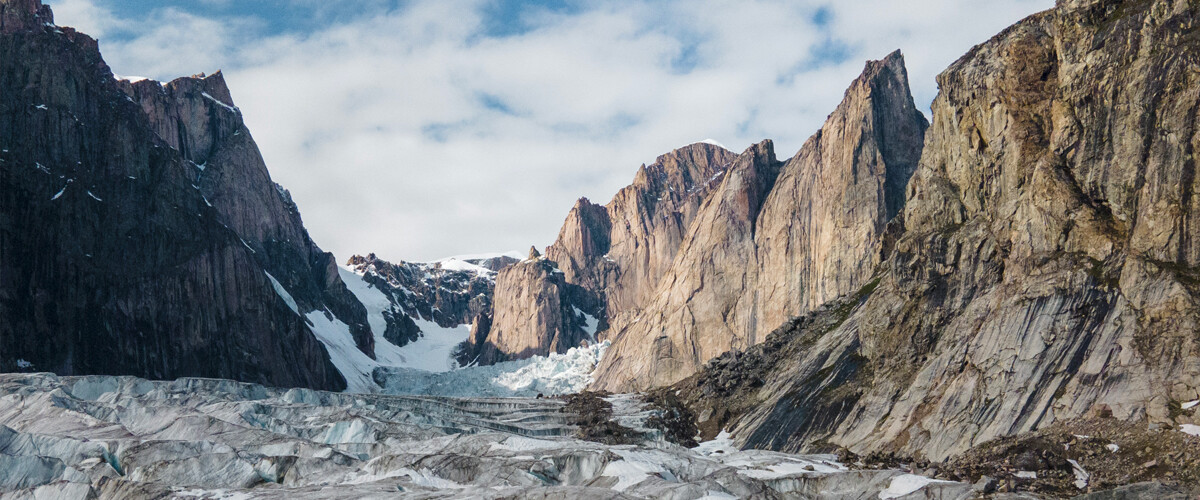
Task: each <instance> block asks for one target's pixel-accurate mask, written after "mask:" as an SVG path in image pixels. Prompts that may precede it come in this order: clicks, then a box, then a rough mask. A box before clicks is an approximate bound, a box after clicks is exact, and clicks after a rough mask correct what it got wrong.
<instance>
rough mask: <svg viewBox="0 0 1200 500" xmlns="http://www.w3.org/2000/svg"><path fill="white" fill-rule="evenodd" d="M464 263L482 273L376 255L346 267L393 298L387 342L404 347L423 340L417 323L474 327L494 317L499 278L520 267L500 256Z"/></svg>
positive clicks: (353, 259) (352, 260)
mask: <svg viewBox="0 0 1200 500" xmlns="http://www.w3.org/2000/svg"><path fill="white" fill-rule="evenodd" d="M464 262H466V263H467V264H473V265H476V266H479V267H480V268H482V271H479V272H476V271H474V270H457V269H445V268H442V267H441V265H440V264H438V263H420V262H403V261H401V262H400V263H399V264H393V263H391V262H388V261H386V260H383V259H380V258H378V257H376V256H375V254H367V256H366V257H363V256H361V255H355V256H353V257H351V258H350V260H348V261H347V262H346V264H347V265H348V266H349V267H350V268H351V269H353V270H354V272H356V273H358V274H360V275H362V277H363V281H366V282H367V283H370V284H371V286H373V287H375V288H376V289H378V290H379V291H381V292H382V293H383V294H384V295H385V296H386V297H387V298H388V301H389V302H390V303H391V307H390V309H388V310H385V311H384V313H383V314H384V319H385V320H386V321H387V330H386V332H385V333H384V338H386V339H387V340H388V341H389V342H391V343H393V344H395V345H397V346H404V345H406V344H408V343H409V342H412V341H415V340H417V339H418V338H419V337H420V336H421V334H422V332H421V329H420V327H419V326H418V325H417V324H416V323H415V321H414V320H425V321H433V322H435V323H437V324H438V325H439V326H442V327H452V326H456V325H465V324H470V323H471V322H472V321H474V320H475V318H477V317H478V316H479V315H481V314H483V313H485V312H488V311H490V310H491V308H492V294H493V289H494V288H495V286H496V274H495V273H496V272H497V271H500V270H503V269H504V268H506V267H508V266H511V265H512V264H514V263H516V262H518V261H517V259H515V258H513V257H509V256H498V257H490V258H481V259H471V260H467V261H464Z"/></svg>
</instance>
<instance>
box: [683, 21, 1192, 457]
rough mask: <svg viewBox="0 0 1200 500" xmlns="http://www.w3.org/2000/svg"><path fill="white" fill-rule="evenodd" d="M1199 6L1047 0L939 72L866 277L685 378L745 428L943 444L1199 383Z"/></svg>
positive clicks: (1140, 401)
mask: <svg viewBox="0 0 1200 500" xmlns="http://www.w3.org/2000/svg"><path fill="white" fill-rule="evenodd" d="M1198 18H1200V11H1198V10H1197V9H1196V8H1195V2H1188V1H1174V0H1154V1H1126V2H1117V1H1082V0H1080V1H1060V2H1058V5H1057V6H1056V7H1055V8H1054V9H1052V10H1050V11H1047V12H1044V13H1041V14H1038V15H1035V16H1031V17H1029V18H1027V19H1025V20H1023V21H1021V22H1020V23H1018V24H1016V25H1014V26H1013V27H1011V28H1009V29H1007V30H1005V31H1004V32H1002V33H1001V34H999V35H997V36H996V37H995V38H993V39H991V40H990V41H988V42H986V43H983V44H981V45H979V46H977V47H975V48H974V49H973V50H971V51H970V52H969V53H968V54H967V55H966V56H964V57H963V58H962V59H960V60H958V61H957V62H955V63H954V64H953V65H952V66H951V67H950V68H949V69H947V70H946V71H945V72H943V73H942V74H941V75H940V76H939V78H938V83H939V86H940V89H941V91H940V93H939V95H938V97H937V98H936V99H935V101H934V103H933V124H932V125H931V127H930V129H929V131H928V135H929V137H928V141H927V143H926V147H925V149H924V152H923V154H922V158H921V161H920V163H919V166H918V168H917V171H916V172H915V174H914V175H913V178H912V181H911V182H910V184H909V188H908V193H907V203H906V205H905V208H904V219H903V220H904V225H905V232H904V234H903V236H902V237H900V238H899V239H898V241H897V242H896V243H895V247H894V248H895V250H894V252H893V253H892V254H891V256H890V257H889V258H888V260H887V261H886V262H885V266H884V269H883V270H882V272H881V273H879V275H878V280H879V281H878V282H877V283H874V282H873V283H870V284H868V286H864V287H863V288H862V289H861V290H860V291H859V292H858V293H857V294H856V295H855V296H854V297H852V298H851V299H850V300H847V301H844V302H840V303H838V304H836V305H831V306H829V307H826V308H822V309H821V310H819V311H817V312H815V313H814V314H813V315H810V316H806V317H803V318H800V319H797V320H796V321H794V322H791V323H789V324H788V325H787V326H785V328H782V329H781V330H780V331H779V332H777V333H776V334H773V335H772V336H771V338H770V339H768V340H767V342H766V343H764V344H763V345H761V346H759V347H756V348H754V349H751V350H750V351H748V352H746V353H743V354H741V355H739V356H732V355H731V356H728V357H726V358H722V359H720V360H717V361H715V362H713V363H712V364H710V365H709V366H708V367H707V368H706V369H705V370H704V371H703V372H702V373H700V374H699V375H697V377H696V378H695V379H694V380H689V381H688V382H686V383H683V384H680V385H679V387H680V388H681V390H683V391H684V393H683V395H684V397H685V399H688V400H690V401H693V402H694V404H695V405H696V410H697V412H698V414H701V415H703V416H704V418H703V419H702V420H704V421H705V423H704V425H705V426H706V428H708V429H710V431H709V432H715V430H716V429H717V428H722V427H723V428H731V429H733V431H734V435H735V437H737V438H738V439H739V440H740V442H743V443H745V444H747V445H750V446H755V447H766V448H774V449H792V450H795V449H805V448H810V447H813V446H816V443H819V442H825V443H829V444H834V445H840V446H846V447H849V448H850V449H852V450H855V451H871V450H897V451H900V452H903V453H906V454H912V455H917V456H922V455H923V456H926V457H928V458H930V459H940V458H943V457H947V456H949V455H952V454H954V453H957V452H961V451H963V450H965V449H967V448H969V447H971V446H972V445H975V444H978V443H981V442H983V441H986V440H989V439H993V438H996V437H998V436H1006V435H1012V434H1017V433H1021V432H1025V431H1029V430H1032V429H1037V428H1041V427H1044V426H1046V425H1049V424H1050V423H1053V422H1056V421H1061V420H1065V419H1072V418H1077V417H1081V416H1084V415H1087V414H1089V413H1090V412H1093V411H1096V412H1098V413H1104V414H1108V413H1111V414H1112V415H1113V416H1115V417H1117V418H1121V419H1140V418H1147V419H1149V420H1150V421H1151V422H1173V423H1175V424H1179V423H1181V422H1179V421H1176V419H1177V418H1180V417H1179V416H1178V411H1174V410H1173V409H1177V408H1180V406H1179V402H1181V401H1191V400H1195V399H1197V398H1198V397H1200V300H1198V299H1200V287H1198V286H1197V284H1198V283H1200V237H1198V235H1200V219H1197V217H1196V216H1195V214H1197V213H1200V200H1198V199H1197V197H1196V196H1195V193H1196V191H1197V188H1198V187H1200V185H1198V183H1200V181H1198V180H1197V178H1196V175H1195V150H1196V147H1197V145H1200V133H1198V132H1200V131H1198V130H1197V127H1196V124H1197V118H1198V117H1200V112H1198V111H1197V110H1198V109H1200V78H1198V77H1197V75H1200V72H1198V71H1197V68H1198V66H1197V61H1200V38H1197V37H1196V36H1195V34H1196V33H1197V30H1196V23H1197V21H1200V19H1198Z"/></svg>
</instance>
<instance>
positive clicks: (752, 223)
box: [595, 52, 928, 390]
mask: <svg viewBox="0 0 1200 500" xmlns="http://www.w3.org/2000/svg"><path fill="white" fill-rule="evenodd" d="M927 126H928V124H927V122H926V120H925V118H924V116H923V115H921V113H920V112H918V111H917V110H916V108H915V107H914V105H913V101H912V96H911V94H910V92H909V86H908V76H907V73H906V70H905V68H904V59H903V57H902V56H901V55H900V53H899V52H895V53H893V54H891V55H889V56H888V57H886V58H885V59H883V60H880V61H872V62H869V63H867V65H866V68H865V69H864V71H863V73H862V75H861V76H859V77H858V78H857V79H856V80H855V81H854V82H853V83H852V84H851V86H850V88H849V89H848V90H847V91H846V95H845V97H844V99H843V100H842V102H841V104H840V105H839V106H838V107H837V109H836V110H835V111H834V112H833V113H832V114H831V115H830V116H829V118H828V119H827V120H826V122H825V125H824V126H823V127H822V129H821V131H819V132H818V133H817V134H815V135H814V136H813V137H812V138H810V139H809V140H808V141H807V142H806V143H805V144H804V146H803V147H802V148H801V150H800V152H799V153H797V154H796V155H795V156H793V157H792V159H791V160H789V161H787V162H786V164H783V165H782V166H781V165H779V164H778V162H776V160H775V156H774V153H773V151H772V150H771V144H770V143H769V142H765V143H762V144H759V145H757V146H755V147H754V148H751V149H750V150H748V151H747V152H746V153H743V155H742V156H741V157H739V158H738V159H737V160H736V161H735V163H734V167H732V168H731V169H730V170H729V173H728V174H727V175H726V178H725V179H724V180H723V181H722V183H721V184H720V187H718V188H717V189H716V191H715V192H714V193H713V194H712V195H711V196H710V197H709V198H708V199H707V200H706V201H705V202H704V204H703V205H702V206H701V207H700V209H699V212H698V215H697V216H696V219H695V221H694V222H693V223H692V224H691V226H690V228H689V229H688V233H687V236H686V237H685V239H684V242H683V244H682V246H681V247H680V250H679V252H678V255H677V256H676V258H675V260H674V261H673V262H672V264H671V267H670V269H669V270H668V271H667V273H666V274H665V275H664V276H663V277H662V279H661V280H660V281H659V285H658V288H657V289H656V290H655V292H654V293H653V294H652V297H651V298H650V299H649V300H648V301H647V303H646V305H645V306H644V308H643V309H642V310H641V311H640V312H639V313H637V314H630V315H624V316H621V317H620V318H618V319H617V320H616V321H615V322H614V326H613V329H612V332H613V333H612V334H611V335H610V337H609V338H611V339H612V341H613V347H612V349H611V350H610V351H609V353H608V354H607V355H606V357H605V359H604V360H603V361H602V362H601V366H600V368H599V369H598V371H597V378H596V383H595V387H597V388H602V389H608V390H629V389H646V388H650V387H656V386H662V385H669V384H672V383H675V382H678V381H679V380H681V379H683V378H685V377H688V376H689V375H691V374H692V373H694V372H695V371H696V370H697V369H698V368H699V367H700V366H701V365H702V364H703V363H704V362H706V361H708V360H709V359H711V358H713V357H715V356H717V355H719V354H721V353H723V352H725V351H728V350H731V349H733V350H743V349H746V348H749V347H750V346H752V345H754V344H756V343H758V342H761V341H762V340H763V338H764V337H765V336H766V334H767V333H769V332H770V331H771V330H773V329H775V328H777V327H778V326H779V325H781V324H783V323H784V322H785V321H786V320H787V319H789V318H791V317H792V316H795V315H797V314H800V313H803V312H805V311H807V310H810V309H812V308H814V307H816V306H818V305H820V304H821V303H823V302H825V301H827V300H829V299H831V298H834V297H838V296H840V295H844V294H846V293H850V292H853V291H855V290H857V289H858V288H859V287H861V286H863V285H864V284H866V283H867V282H868V281H870V279H871V276H872V275H873V273H874V272H875V270H876V267H877V266H878V265H879V263H880V262H882V261H883V259H884V252H885V250H886V248H887V247H888V244H889V241H890V240H889V238H888V235H889V234H892V233H890V232H889V230H888V223H889V221H891V220H892V219H893V218H894V217H895V216H896V215H897V214H898V213H899V211H900V208H901V206H902V205H903V199H902V193H903V192H904V186H905V185H906V183H907V182H908V179H909V177H910V176H911V175H912V172H913V170H914V168H915V167H916V164H917V160H918V159H919V158H920V151H921V147H922V144H923V141H924V133H925V129H926V128H927Z"/></svg>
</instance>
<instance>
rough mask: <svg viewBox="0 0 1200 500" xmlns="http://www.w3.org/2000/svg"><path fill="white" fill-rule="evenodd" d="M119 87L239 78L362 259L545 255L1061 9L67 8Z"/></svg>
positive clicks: (881, 0)
mask: <svg viewBox="0 0 1200 500" xmlns="http://www.w3.org/2000/svg"><path fill="white" fill-rule="evenodd" d="M47 3H49V4H50V5H51V6H52V7H53V8H54V10H55V13H56V17H57V21H58V23H59V24H61V25H67V26H75V27H77V28H79V29H80V30H82V31H84V32H86V33H89V34H92V35H94V36H96V37H97V38H98V39H99V40H100V47H101V51H102V52H103V53H104V56H105V58H106V60H107V61H108V62H109V64H110V66H112V68H113V71H114V72H115V73H118V74H120V75H130V76H132V75H138V76H146V77H151V78H155V79H159V80H166V79H170V78H173V77H176V76H182V75H190V74H195V73H200V72H205V73H212V72H213V71H215V70H217V69H221V70H223V71H224V73H225V75H226V79H227V81H228V82H229V84H230V87H231V92H232V94H233V97H234V100H235V102H236V104H237V105H238V106H239V107H240V108H241V109H242V110H243V112H244V114H245V118H246V121H247V123H248V125H249V126H250V128H251V131H252V133H253V134H254V137H255V139H256V140H257V141H258V143H259V146H260V148H261V149H262V151H263V155H264V157H265V158H266V161H267V165H268V167H269V168H270V169H271V173H272V176H273V177H274V178H275V180H276V181H278V182H280V183H281V184H283V185H284V186H286V187H288V188H289V189H290V190H291V191H292V193H293V196H294V198H295V199H296V201H297V203H298V204H299V206H300V208H301V211H302V213H303V215H304V219H305V222H306V225H307V226H308V228H309V230H310V232H311V233H312V235H313V237H314V239H315V240H316V241H317V242H318V244H320V245H321V246H322V247H323V248H325V249H327V250H331V251H333V252H334V253H335V254H336V255H337V256H338V257H339V258H340V259H341V260H344V259H346V258H347V257H349V256H350V255H351V254H354V253H367V252H375V253H378V254H379V255H381V256H383V257H384V258H388V259H393V260H399V259H405V260H426V259H433V258H438V257H442V256H446V255H452V254H461V253H477V252H485V251H504V250H510V249H523V248H528V247H529V245H537V246H539V247H540V246H544V245H547V244H549V243H551V242H552V241H553V239H554V237H555V236H556V235H557V231H558V228H559V226H560V225H561V223H562V220H563V217H564V216H565V215H566V212H567V210H568V209H569V208H570V207H571V205H572V204H573V203H574V201H575V199H577V198H578V197H580V196H587V197H588V198H590V199H592V200H593V201H597V202H602V203H603V202H606V201H607V200H608V199H610V198H611V197H612V195H613V194H614V193H615V192H616V191H617V189H619V188H620V187H622V186H624V185H626V184H628V183H629V182H630V181H631V180H632V178H633V174H634V172H635V171H636V169H637V167H638V166H639V165H641V164H642V163H644V162H651V161H653V159H654V158H655V157H656V156H657V155H659V154H662V153H665V152H667V151H670V150H671V149H674V148H676V147H680V146H683V145H686V144H689V143H691V142H696V141H700V140H703V139H715V140H717V141H718V142H720V143H722V144H724V145H726V146H727V147H728V148H729V149H732V150H735V151H739V152H740V151H741V150H743V149H745V148H746V147H748V146H749V145H750V144H753V143H755V142H758V141H760V140H762V139H766V138H770V139H774V140H775V141H776V151H777V153H778V154H779V155H780V156H781V157H786V156H790V155H791V154H794V153H795V152H796V150H798V149H799V148H800V146H801V145H802V144H803V142H804V140H805V139H807V138H808V136H810V135H811V134H812V133H814V132H815V131H816V130H817V129H818V128H819V127H820V125H821V123H822V122H823V121H824V119H825V117H826V115H828V114H829V112H831V111H832V110H833V109H834V107H836V105H837V103H838V101H839V100H840V99H841V97H842V94H843V92H844V90H845V88H846V86H847V85H848V84H849V83H850V81H851V80H853V79H854V77H855V76H856V75H857V74H858V73H859V72H860V71H861V70H862V66H863V63H864V62H865V61H866V60H868V59H878V58H880V57H883V56H885V55H886V54H888V53H889V52H891V51H892V50H895V49H897V48H899V49H901V50H903V51H904V54H905V56H906V61H907V64H908V68H909V74H910V77H911V80H912V87H913V92H914V96H915V98H916V100H917V104H918V106H919V107H921V108H922V109H927V108H928V104H929V102H930V101H931V100H932V99H933V97H934V95H935V94H936V92H937V88H936V84H935V82H934V76H936V74H937V73H938V72H940V71H941V70H942V69H943V68H945V67H946V66H947V65H949V64H950V63H951V62H953V61H954V60H955V59H957V58H958V57H959V56H961V55H962V54H963V53H965V52H966V51H967V50H968V49H970V47H971V46H972V45H974V44H976V43H979V42H982V41H984V40H986V39H987V38H989V37H991V36H992V35H993V34H995V33H997V32H999V31H1000V30H1001V29H1003V28H1004V27H1006V26H1008V25H1009V24H1011V23H1013V22H1015V21H1017V20H1019V19H1020V18H1022V17H1024V16H1026V15H1029V14H1032V13H1034V12H1037V11H1039V10H1043V9H1046V8H1049V7H1051V6H1052V5H1053V1H1052V0H997V1H982V0H911V1H906V2H896V1H894V0H859V1H842V2H826V1H821V0H737V1H734V0H704V1H700V0H657V1H656V0H614V1H609V2H583V1H569V0H541V1H517V0H460V1H453V2H450V1H417V0H404V1H400V0H356V1H350V0H334V1H320V0H294V1H281V0H254V1H247V0H193V1H177V0H168V1H148V0H121V1H118V0H63V1H60V2H54V1H50V0H47Z"/></svg>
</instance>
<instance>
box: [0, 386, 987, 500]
mask: <svg viewBox="0 0 1200 500" xmlns="http://www.w3.org/2000/svg"><path fill="white" fill-rule="evenodd" d="M623 398H624V401H623V402H622V403H621V404H614V405H613V408H614V412H615V414H614V418H615V419H619V420H621V421H622V422H627V423H629V424H630V425H631V426H632V427H633V428H634V429H636V430H637V432H638V433H639V435H640V436H641V437H640V438H639V441H638V442H637V443H635V444H625V445H605V444H600V443H595V442H590V441H583V440H580V439H577V438H575V437H574V436H575V435H576V427H575V426H574V425H573V424H571V422H572V418H574V417H577V415H572V414H570V413H569V412H567V411H565V410H566V405H565V403H564V402H563V401H562V400H560V399H557V398H486V397H475V398H450V397H435V396H396V395H387V394H350V393H344V392H343V393H337V392H324V391H316V390H311V389H280V388H270V387H264V386H261V385H256V384H249V383H241V382H234V381H229V380H217V379H200V378H182V379H178V380H174V381H148V380H143V379H139V378H134V377H116V376H74V377H67V376H57V375H53V374H49V373H36V374H0V500H10V499H11V500H16V499H39V498H55V499H63V500H84V499H94V498H99V499H117V498H176V499H217V498H224V499H235V498H236V499H277V500H283V499H286V500H304V499H316V498H356V499H359V498H584V499H588V498H676V499H699V498H811V497H820V498H863V499H865V498H882V496H881V494H882V495H891V494H895V493H897V492H900V491H903V492H907V493H906V494H905V495H904V496H903V498H906V499H925V498H946V499H951V498H968V497H969V495H970V493H971V486H970V485H967V484H962V483H949V482H946V483H942V482H931V483H928V484H923V485H917V486H918V488H917V489H915V490H912V491H909V488H910V487H911V486H912V482H911V481H910V480H909V478H908V477H907V476H905V475H904V473H903V472H902V471H898V470H851V469H847V468H846V467H844V466H842V465H841V464H838V463H836V462H835V461H834V457H833V456H831V455H791V454H786V453H777V452H769V451H760V450H745V451H742V450H738V449H737V447H736V446H735V445H734V443H733V442H732V441H729V439H728V435H727V434H725V435H723V436H722V438H720V439H718V440H716V441H712V442H709V443H705V444H704V445H702V446H701V447H699V448H694V449H687V448H684V447H681V446H678V445H675V444H672V443H669V442H667V441H665V440H663V438H662V436H661V435H660V434H658V433H657V432H655V431H652V430H650V429H647V427H646V426H645V425H644V424H645V421H644V420H645V416H646V415H649V414H651V413H653V411H649V410H647V408H646V407H645V405H644V403H640V402H638V400H637V397H636V396H623ZM900 486H903V489H901V488H899V487H900ZM898 490H900V491H898Z"/></svg>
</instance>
